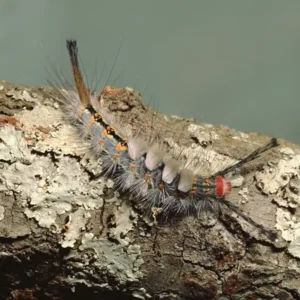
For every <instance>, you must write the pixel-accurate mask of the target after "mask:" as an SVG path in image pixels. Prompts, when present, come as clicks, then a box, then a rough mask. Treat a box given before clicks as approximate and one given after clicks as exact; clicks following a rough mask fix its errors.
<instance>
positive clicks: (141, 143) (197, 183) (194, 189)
mask: <svg viewBox="0 0 300 300" xmlns="http://www.w3.org/2000/svg"><path fill="white" fill-rule="evenodd" d="M67 49H68V52H69V56H70V61H71V65H72V70H73V75H74V81H75V87H76V89H75V90H73V91H61V95H62V97H63V104H64V107H65V110H66V112H67V118H68V120H69V121H70V122H71V123H72V124H74V125H75V126H76V127H77V128H78V131H79V132H80V135H81V136H82V137H83V138H85V139H87V140H89V141H90V144H91V149H92V150H93V152H94V153H95V155H97V156H98V157H101V158H102V161H103V169H104V173H105V175H106V176H108V177H110V178H112V179H113V180H114V181H115V183H116V186H117V188H118V189H119V190H120V191H121V192H126V193H129V194H133V195H134V197H136V198H137V199H138V200H139V201H141V202H142V203H143V204H144V206H145V207H147V208H148V209H152V208H160V209H161V211H162V214H165V215H168V216H171V215H191V214H192V215H195V216H196V217H197V216H200V215H201V214H202V213H205V212H212V213H217V214H219V213H222V210H223V209H229V210H232V211H234V212H236V213H237V214H238V215H239V216H241V217H242V218H244V219H245V220H246V221H247V222H249V223H251V224H252V225H254V226H255V227H257V228H259V230H260V231H261V232H262V233H263V234H265V235H266V236H268V237H269V238H270V239H274V238H275V237H276V235H275V234H274V233H273V232H271V231H269V230H267V229H264V228H263V227H262V226H261V225H259V224H257V223H255V222H254V221H253V220H252V219H251V218H249V217H248V216H247V215H245V214H244V213H243V212H241V211H240V210H239V209H238V207H237V206H235V205H234V204H232V203H231V202H230V201H229V200H228V199H227V197H228V196H229V194H230V192H231V182H230V181H229V180H228V179H226V178H225V176H226V175H227V174H228V173H230V172H232V171H234V170H235V169H236V168H239V167H240V166H241V165H243V164H245V163H248V162H250V161H252V160H254V159H256V158H257V157H259V156H260V155H261V154H262V153H264V152H266V151H268V150H270V149H272V148H274V147H276V146H278V141H277V139H276V138H273V139H271V140H270V141H269V142H268V143H267V144H266V145H265V146H263V147H261V148H258V149H257V150H255V151H254V152H252V153H250V154H249V155H247V156H246V157H244V158H243V159H241V160H240V161H239V162H237V163H235V164H233V165H231V166H229V167H226V168H224V169H223V170H221V171H217V172H215V173H214V174H212V175H211V176H209V177H205V176H201V175H199V174H195V173H194V172H193V170H192V169H190V168H184V167H181V164H180V163H179V161H178V160H176V159H174V158H171V157H170V156H169V155H168V154H166V152H165V151H163V150H162V149H161V148H160V147H159V145H156V144H154V145H148V143H147V142H146V140H145V139H143V137H142V136H134V135H133V136H127V135H126V132H125V131H124V130H122V128H118V126H116V125H115V124H113V120H112V118H111V117H110V116H109V114H107V112H106V111H104V110H102V109H101V106H100V104H99V97H97V96H96V95H94V93H92V92H91V91H89V89H88V88H87V87H86V84H85V82H84V80H83V76H82V74H81V71H80V67H79V64H78V57H77V55H78V47H77V42H76V40H67ZM117 90H118V89H114V88H113V87H105V88H104V90H103V91H104V92H105V93H109V91H111V93H114V92H117ZM123 131H124V132H123Z"/></svg>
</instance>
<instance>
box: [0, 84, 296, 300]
mask: <svg viewBox="0 0 300 300" xmlns="http://www.w3.org/2000/svg"><path fill="white" fill-rule="evenodd" d="M112 91H114V92H110V93H107V94H106V96H105V97H104V98H103V99H102V100H103V103H102V104H103V105H104V106H105V108H106V109H107V110H108V111H109V112H110V114H111V115H112V116H113V118H114V119H115V120H116V122H117V123H119V124H127V125H126V126H128V127H129V129H130V130H131V131H132V132H140V133H142V134H143V135H146V136H151V139H155V140H158V141H160V143H161V144H164V145H165V146H166V147H167V148H169V149H172V152H173V153H174V154H175V155H176V153H177V154H178V153H180V154H181V155H183V156H185V157H187V159H188V160H190V161H191V165H193V163H194V162H195V161H197V162H198V163H202V162H203V160H207V163H208V164H210V165H211V166H212V167H213V168H220V167H222V166H224V165H226V164H228V163H232V162H235V161H236V160H238V159H240V158H242V157H243V156H245V155H246V154H248V153H249V152H251V151H253V150H254V149H256V148H257V147H258V146H261V145H263V144H264V143H266V142H267V141H268V137H266V136H263V135H259V134H256V133H247V134H246V133H242V132H238V131H235V130H232V129H230V128H227V127H224V126H211V125H206V124H199V123H197V122H195V121H193V120H185V119H181V118H178V117H171V116H165V115H162V114H159V113H156V112H154V111H152V110H151V109H150V108H149V107H148V106H146V105H145V104H144V103H143V102H142V99H141V96H140V95H139V94H138V93H137V92H135V91H133V90H129V89H113V90H112ZM54 95H55V92H54V91H53V90H52V89H51V88H48V87H42V88H28V87H24V86H14V85H12V84H10V83H7V82H4V81H2V82H0V125H1V127H0V170H1V173H0V270H1V272H0V282H1V285H0V295H1V297H2V298H1V297H0V298H1V299H41V298H43V299H69V298H77V299H81V298H83V297H86V298H88V299H150V298H151V297H152V298H154V299H220V298H222V297H227V298H229V299H246V298H247V299H248V298H249V299H257V298H261V299H267V298H270V299H273V298H274V299H275V298H276V299H277V298H278V299H300V288H299V287H300V277H299V273H300V271H299V270H300V264H299V257H300V229H299V228H300V227H299V224H298V222H297V218H298V216H299V203H300V198H299V175H300V174H299V166H300V155H299V154H297V153H299V148H298V147H297V146H295V145H292V144H289V143H287V142H284V141H280V144H281V147H280V149H276V150H275V151H270V152H268V153H266V154H264V155H263V156H262V157H260V158H258V159H257V160H255V161H254V162H252V163H250V164H249V165H248V166H246V167H245V168H243V169H241V170H240V173H239V174H236V175H235V177H234V178H233V180H232V183H233V186H234V188H233V192H232V194H231V195H230V198H229V200H230V201H231V202H232V203H233V204H234V205H236V206H239V207H241V209H242V210H243V211H244V212H245V214H247V215H248V216H249V217H250V218H251V219H253V220H254V221H255V222H257V223H258V224H260V225H261V226H263V227H265V228H267V229H273V228H274V226H275V227H276V229H278V235H279V238H278V240H277V241H275V242H272V241H270V240H268V238H266V237H265V236H264V235H262V234H261V232H260V231H259V230H258V229H257V228H255V226H253V225H251V224H249V222H247V221H245V220H244V219H243V218H241V217H239V216H238V215H237V214H236V213H234V212H230V211H225V212H224V214H223V215H222V216H221V217H220V218H216V217H215V216H209V218H200V219H197V218H194V217H192V216H188V217H186V218H183V219H180V220H174V219H170V220H168V221H167V222H166V221H165V222H158V223H155V222H154V220H153V219H151V218H149V217H147V216H145V215H143V212H142V211H141V210H140V208H139V203H137V202H136V201H135V199H131V198H130V196H129V195H120V194H119V193H118V192H117V191H116V190H115V189H114V182H113V181H112V180H110V179H106V178H103V177H102V176H100V174H101V161H100V160H99V159H96V158H95V157H94V156H93V155H92V153H90V151H89V145H88V143H86V142H85V141H82V140H80V139H79V138H78V136H77V133H76V131H75V129H74V128H73V127H72V126H71V125H69V124H67V123H66V122H65V121H64V116H63V113H62V110H61V108H60V106H59V104H58V102H56V101H55V96H54ZM154 116H155V118H154ZM149 132H151V133H149ZM212 153H214V155H213V156H212V157H211V156H209V155H208V154H212ZM194 165H197V164H195V163H194ZM198 165H199V164H198Z"/></svg>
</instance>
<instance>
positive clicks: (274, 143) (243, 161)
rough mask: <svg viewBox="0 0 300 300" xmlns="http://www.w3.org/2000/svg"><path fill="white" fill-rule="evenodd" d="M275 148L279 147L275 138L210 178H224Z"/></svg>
mask: <svg viewBox="0 0 300 300" xmlns="http://www.w3.org/2000/svg"><path fill="white" fill-rule="evenodd" d="M277 146H279V143H278V140H277V138H272V139H271V140H270V141H269V142H268V143H267V144H266V145H264V146H262V147H260V148H258V149H256V150H254V151H253V152H251V153H250V154H248V155H247V156H246V157H244V158H242V159H241V160H240V161H238V162H237V163H235V164H233V165H231V166H228V167H227V168H225V169H223V170H221V171H218V172H217V173H215V174H213V175H212V176H211V177H212V178H215V177H218V176H224V175H226V174H228V173H229V172H231V171H234V170H236V169H237V168H239V167H241V166H242V165H244V164H246V163H248V162H250V161H252V160H254V159H256V158H258V157H259V156H260V155H261V154H262V153H264V152H266V151H268V150H270V149H272V148H275V147H277Z"/></svg>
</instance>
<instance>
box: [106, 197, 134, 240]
mask: <svg viewBox="0 0 300 300" xmlns="http://www.w3.org/2000/svg"><path fill="white" fill-rule="evenodd" d="M114 213H115V227H114V228H111V230H110V236H111V237H113V238H115V239H116V240H118V241H119V242H120V243H121V244H124V245H128V243H129V241H130V240H129V239H128V238H126V235H127V233H128V232H129V231H130V230H132V229H133V226H134V225H135V224H136V218H135V217H136V216H135V214H134V213H133V210H132V207H131V206H130V205H129V203H128V202H127V201H124V202H123V203H122V205H121V206H116V207H115V211H114Z"/></svg>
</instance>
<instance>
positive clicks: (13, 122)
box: [0, 117, 17, 127]
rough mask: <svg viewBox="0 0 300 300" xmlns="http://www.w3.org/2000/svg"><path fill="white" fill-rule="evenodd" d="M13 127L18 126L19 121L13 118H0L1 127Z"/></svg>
mask: <svg viewBox="0 0 300 300" xmlns="http://www.w3.org/2000/svg"><path fill="white" fill-rule="evenodd" d="M7 124H9V125H12V126H15V125H17V119H16V118H13V117H1V118H0V127H1V126H4V125H7Z"/></svg>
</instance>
